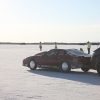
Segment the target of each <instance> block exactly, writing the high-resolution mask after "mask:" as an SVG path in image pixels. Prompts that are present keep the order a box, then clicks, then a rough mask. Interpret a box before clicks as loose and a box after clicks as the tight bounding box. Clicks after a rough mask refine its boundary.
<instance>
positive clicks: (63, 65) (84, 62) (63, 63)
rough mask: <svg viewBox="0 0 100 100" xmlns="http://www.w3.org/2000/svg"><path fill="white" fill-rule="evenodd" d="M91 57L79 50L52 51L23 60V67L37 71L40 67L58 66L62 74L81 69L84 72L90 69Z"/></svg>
mask: <svg viewBox="0 0 100 100" xmlns="http://www.w3.org/2000/svg"><path fill="white" fill-rule="evenodd" d="M90 59H91V56H90V55H89V54H86V53H84V52H82V51H80V50H77V49H51V50H49V51H44V52H40V53H38V54H35V55H34V56H30V57H27V58H25V59H24V60H23V66H27V67H29V68H30V69H31V70H35V69H36V68H37V67H38V66H39V67H41V65H42V66H47V67H54V66H56V67H57V68H59V70H60V71H62V72H69V71H70V70H71V69H75V68H81V69H82V70H83V71H84V72H87V71H88V70H89V69H90Z"/></svg>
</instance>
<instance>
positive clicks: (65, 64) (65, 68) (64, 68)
mask: <svg viewBox="0 0 100 100" xmlns="http://www.w3.org/2000/svg"><path fill="white" fill-rule="evenodd" d="M59 69H60V71H61V72H70V70H71V67H70V64H69V62H66V61H63V62H61V64H60V67H59Z"/></svg>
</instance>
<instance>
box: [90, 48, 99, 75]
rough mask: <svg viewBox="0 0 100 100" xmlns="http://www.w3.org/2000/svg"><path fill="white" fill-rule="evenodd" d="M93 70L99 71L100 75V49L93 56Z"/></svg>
mask: <svg viewBox="0 0 100 100" xmlns="http://www.w3.org/2000/svg"><path fill="white" fill-rule="evenodd" d="M90 62H91V69H94V70H97V72H98V74H99V75H100V48H98V49H96V50H95V51H94V53H93V55H92V56H91V60H90Z"/></svg>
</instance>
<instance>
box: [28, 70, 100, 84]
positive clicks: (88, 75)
mask: <svg viewBox="0 0 100 100" xmlns="http://www.w3.org/2000/svg"><path fill="white" fill-rule="evenodd" d="M27 71H29V72H31V73H34V74H38V75H42V76H48V77H54V78H61V79H67V80H73V81H77V82H82V83H86V84H92V85H100V76H99V75H98V74H97V73H94V72H90V71H89V72H82V71H74V70H71V71H70V73H62V72H60V71H59V70H58V69H52V68H39V69H36V70H27Z"/></svg>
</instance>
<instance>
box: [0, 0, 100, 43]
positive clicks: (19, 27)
mask: <svg viewBox="0 0 100 100" xmlns="http://www.w3.org/2000/svg"><path fill="white" fill-rule="evenodd" d="M99 34H100V0H0V42H27V43H33V42H40V41H41V42H67V43H72V42H75V43H77V42H87V41H90V42H100V38H99Z"/></svg>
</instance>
